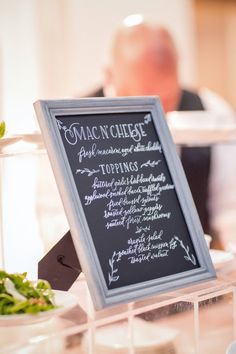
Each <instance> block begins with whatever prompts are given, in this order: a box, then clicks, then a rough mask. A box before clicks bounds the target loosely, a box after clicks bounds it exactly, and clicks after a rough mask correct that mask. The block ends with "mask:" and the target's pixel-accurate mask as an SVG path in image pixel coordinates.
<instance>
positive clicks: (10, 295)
mask: <svg viewBox="0 0 236 354" xmlns="http://www.w3.org/2000/svg"><path fill="white" fill-rule="evenodd" d="M26 277H27V273H20V274H18V273H13V274H10V273H7V272H6V271H4V270H0V315H10V314H21V313H28V314H29V313H30V314H34V313H38V312H41V311H48V310H52V309H55V308H57V306H56V305H55V301H54V293H53V290H52V289H51V286H50V284H49V282H48V281H46V280H38V281H37V282H31V281H29V280H27V278H26Z"/></svg>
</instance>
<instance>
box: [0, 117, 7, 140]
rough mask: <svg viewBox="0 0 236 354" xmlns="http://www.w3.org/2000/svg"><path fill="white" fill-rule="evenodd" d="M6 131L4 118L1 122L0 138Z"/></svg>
mask: <svg viewBox="0 0 236 354" xmlns="http://www.w3.org/2000/svg"><path fill="white" fill-rule="evenodd" d="M5 131H6V123H5V122H4V121H3V120H2V121H1V122H0V138H2V137H3V136H4V134H5Z"/></svg>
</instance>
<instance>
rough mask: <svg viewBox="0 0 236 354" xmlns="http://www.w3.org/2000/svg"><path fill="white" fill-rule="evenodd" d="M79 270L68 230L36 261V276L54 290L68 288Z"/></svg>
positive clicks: (78, 273)
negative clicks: (45, 281)
mask: <svg viewBox="0 0 236 354" xmlns="http://www.w3.org/2000/svg"><path fill="white" fill-rule="evenodd" d="M81 272H82V270H81V266H80V262H79V259H78V256H77V253H76V251H75V247H74V244H73V240H72V237H71V233H70V231H68V232H67V233H66V234H65V235H64V236H63V237H62V238H61V240H60V241H59V242H58V243H56V244H55V246H53V248H52V249H51V250H50V251H49V252H48V253H47V254H46V255H45V256H44V257H43V258H42V259H41V260H40V261H39V263H38V278H39V279H46V280H48V281H49V282H50V284H51V286H52V288H53V289H56V290H68V289H69V288H70V287H71V285H72V284H73V283H74V282H75V280H76V279H77V278H78V276H79V275H80V273H81Z"/></svg>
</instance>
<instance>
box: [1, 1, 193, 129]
mask: <svg viewBox="0 0 236 354" xmlns="http://www.w3.org/2000/svg"><path fill="white" fill-rule="evenodd" d="M167 3H168V4H167ZM132 13H142V14H144V15H146V16H147V17H150V18H151V19H152V20H156V21H157V22H160V23H162V24H164V25H166V26H168V27H169V29H170V30H171V31H172V33H173V35H174V36H175V38H176V41H177V45H178V48H179V51H180V61H181V77H182V80H183V82H184V83H186V84H187V85H195V84H196V38H195V37H196V33H195V27H196V26H195V19H194V1H193V0H168V1H166V0H148V1H143V0H120V1H119V2H117V1H110V0H100V1H95V0H21V1H18V0H0V65H1V67H0V89H1V93H0V118H2V119H4V120H6V121H7V125H8V131H9V132H13V133H15V132H19V131H22V130H23V131H29V130H32V129H34V127H35V120H34V118H33V116H34V112H33V108H32V102H33V101H35V100H36V99H39V98H61V97H73V96H78V95H83V94H86V93H88V92H90V91H91V90H93V89H94V88H96V86H97V85H99V83H100V82H101V79H102V67H103V63H104V60H105V56H106V50H107V47H108V44H109V40H110V37H111V34H112V33H113V31H114V29H115V28H116V27H117V26H118V25H119V24H120V23H121V21H122V20H123V18H124V17H126V16H127V15H130V14H132Z"/></svg>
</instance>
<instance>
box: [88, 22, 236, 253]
mask: <svg viewBox="0 0 236 354" xmlns="http://www.w3.org/2000/svg"><path fill="white" fill-rule="evenodd" d="M146 95H156V96H159V97H160V100H161V103H162V106H163V108H164V111H165V113H168V112H171V111H194V110H196V111H203V110H208V111H210V112H212V113H214V112H215V113H216V114H218V115H219V114H222V115H223V116H224V117H225V122H226V123H230V124H232V123H235V116H234V113H233V111H232V109H231V108H230V106H229V105H228V104H227V103H226V102H225V101H224V100H223V99H222V98H220V97H219V96H217V95H216V94H214V93H212V92H210V91H209V90H202V91H200V92H198V93H195V92H191V91H189V90H186V89H183V88H182V86H181V83H180V79H179V74H178V53H177V50H176V46H175V43H174V40H173V38H172V36H171V34H170V33H169V31H168V30H167V29H166V28H164V27H161V26H158V25H153V24H150V23H146V22H144V21H143V20H142V21H140V22H139V23H138V24H134V25H131V26H127V25H125V21H124V24H123V26H122V27H121V28H119V29H118V30H117V32H116V33H114V36H113V38H112V44H111V48H110V53H109V60H108V63H107V65H106V68H105V70H104V84H103V87H101V88H100V89H99V90H98V91H96V92H94V93H93V94H91V95H89V96H96V97H98V96H109V97H115V96H146ZM179 152H180V157H181V161H182V165H183V168H184V171H185V174H186V177H187V180H188V183H189V186H190V189H191V192H192V196H193V199H194V202H195V205H196V208H197V211H198V214H199V217H200V221H201V223H202V227H203V230H204V232H205V233H206V234H210V235H211V236H212V238H213V240H212V245H211V247H212V248H217V249H224V248H225V245H226V244H227V242H228V240H232V239H233V238H234V237H235V242H236V222H235V219H236V218H235V215H236V183H235V175H236V160H235V158H234V156H235V152H236V147H235V146H233V145H231V146H230V145H213V146H196V147H184V146H182V147H181V148H180V149H179Z"/></svg>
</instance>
